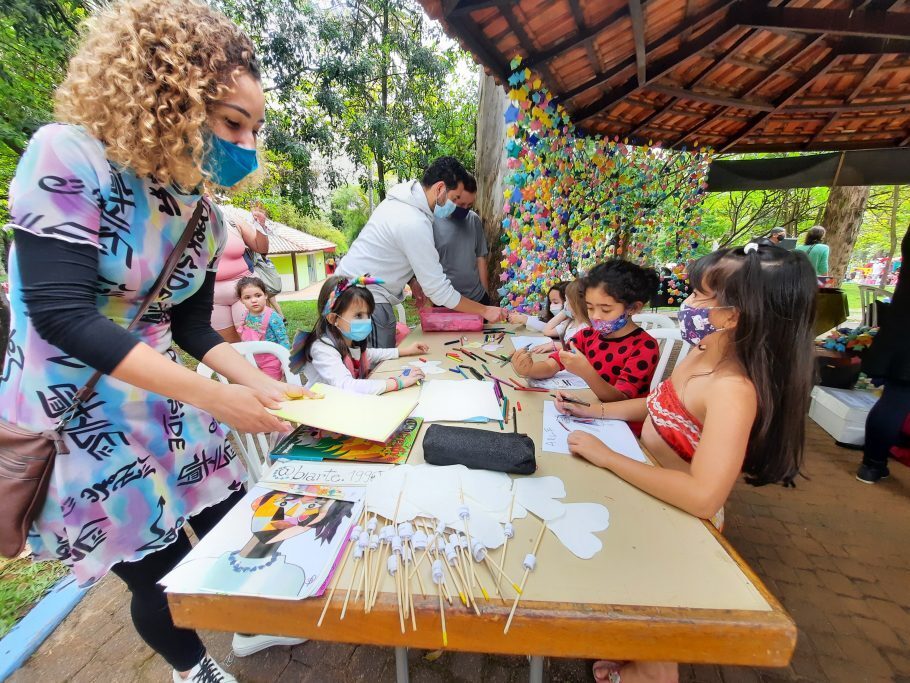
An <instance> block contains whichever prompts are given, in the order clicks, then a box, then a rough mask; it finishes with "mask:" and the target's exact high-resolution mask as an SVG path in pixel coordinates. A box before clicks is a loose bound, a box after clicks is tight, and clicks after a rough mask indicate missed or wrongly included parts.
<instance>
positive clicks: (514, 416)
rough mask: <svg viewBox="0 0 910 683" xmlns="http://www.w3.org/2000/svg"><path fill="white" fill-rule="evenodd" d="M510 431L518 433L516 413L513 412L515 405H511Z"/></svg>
mask: <svg viewBox="0 0 910 683" xmlns="http://www.w3.org/2000/svg"><path fill="white" fill-rule="evenodd" d="M512 431H513V432H514V433H516V434H518V415H517V414H516V413H515V406H512Z"/></svg>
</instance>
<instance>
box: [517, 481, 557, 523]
mask: <svg viewBox="0 0 910 683" xmlns="http://www.w3.org/2000/svg"><path fill="white" fill-rule="evenodd" d="M514 486H515V502H516V503H519V504H520V505H521V506H522V507H524V508H527V509H528V510H530V511H531V512H532V513H534V514H535V515H537V516H538V517H540V518H541V519H543V520H545V521H547V522H549V521H550V520H551V519H556V518H558V517H562V515H563V514H564V510H563V508H564V507H565V504H564V503H562V502H560V501H559V500H556V499H557V498H565V497H566V487H565V484H563V482H562V479H560V478H559V477H529V478H527V479H516V480H515V484H514Z"/></svg>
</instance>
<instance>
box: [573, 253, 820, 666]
mask: <svg viewBox="0 0 910 683" xmlns="http://www.w3.org/2000/svg"><path fill="white" fill-rule="evenodd" d="M689 276H690V281H691V283H692V289H693V292H692V294H691V295H690V296H689V298H687V299H686V301H685V302H684V303H683V305H682V307H681V308H680V310H679V323H680V331H681V333H682V337H683V339H685V340H686V341H687V342H689V343H690V344H692V345H693V346H695V347H696V348H695V349H694V350H693V351H692V352H691V353H690V354H689V355H688V356H686V358H685V360H683V361H682V362H681V363H679V365H677V366H676V367H675V368H674V369H673V374H672V376H671V377H670V378H669V379H667V380H666V381H664V382H662V383H661V384H660V385H659V386H658V387H657V388H656V389H655V390H654V391H653V392H652V393H651V394H650V396H648V397H647V399H645V398H634V399H632V400H628V401H618V402H615V403H608V404H601V405H593V406H590V407H585V406H578V405H576V404H572V403H567V402H565V401H557V403H556V408H557V410H559V411H560V412H563V413H569V414H571V415H577V416H588V417H606V418H612V419H617V420H627V421H631V420H646V422H645V426H644V429H643V431H642V443H643V444H644V445H645V446H646V447H647V449H648V452H649V453H650V454H652V455H653V456H654V457H655V458H656V459H657V460H658V461H660V463H661V464H662V465H664V466H663V467H651V466H648V465H644V464H642V463H640V462H635V461H633V460H631V459H629V458H626V457H624V456H622V455H619V454H618V453H616V452H614V451H613V450H612V449H610V448H609V447H608V446H606V445H605V444H604V443H603V442H602V441H600V440H599V439H597V437H595V436H592V435H591V434H587V433H585V432H580V431H575V432H572V433H571V434H569V437H568V441H569V450H570V451H571V452H572V453H573V454H575V455H577V456H580V457H582V458H584V459H586V460H588V461H590V462H591V463H593V464H594V465H597V466H598V467H603V468H605V469H608V470H610V471H611V472H613V474H615V475H616V476H618V477H620V478H622V479H624V480H626V481H627V482H629V483H630V484H632V485H633V486H635V487H637V488H639V489H641V490H642V491H644V492H645V493H648V494H650V495H652V496H654V497H655V498H658V499H660V500H662V501H664V502H666V503H668V504H670V505H673V506H675V507H677V508H679V509H681V510H684V511H685V512H688V513H689V514H692V515H695V516H697V517H701V518H702V519H710V520H711V522H712V523H713V524H714V525H715V526H716V527H717V528H718V529H720V528H721V527H722V525H723V506H724V504H725V502H726V500H727V497H728V496H729V495H730V491H731V490H732V489H733V485H734V484H735V483H736V481H737V480H738V479H739V476H740V474H745V479H746V482H747V483H749V484H753V485H755V486H761V485H764V484H772V483H777V482H781V483H783V484H784V485H785V486H787V485H790V486H792V485H793V480H794V478H795V477H796V476H797V474H799V471H800V465H801V463H802V454H803V447H804V441H805V430H806V412H807V411H808V409H809V394H810V391H811V389H812V384H813V379H814V373H815V360H814V353H813V339H814V336H815V333H814V331H813V323H812V321H814V320H815V296H816V291H817V286H816V279H815V277H816V274H815V270H814V268H813V267H812V265H811V263H810V262H809V260H808V259H807V258H806V257H805V256H804V255H803V254H802V253H800V252H798V251H786V250H784V249H780V248H778V247H773V246H771V247H765V246H759V245H757V244H755V243H750V244H748V245H746V246H745V247H739V248H735V249H720V250H718V251H715V252H713V253H711V254H708V255H707V256H705V257H703V258H701V259H699V260H698V261H697V262H696V263H695V265H694V267H693V268H691V269H690V271H689ZM630 398H631V397H630ZM594 677H595V679H596V680H597V681H601V682H609V683H617V682H619V681H645V680H647V681H656V682H659V683H671V682H673V681H677V680H678V679H679V672H678V668H677V665H676V664H675V663H672V662H609V661H600V662H597V663H596V664H595V665H594Z"/></svg>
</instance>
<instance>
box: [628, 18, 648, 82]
mask: <svg viewBox="0 0 910 683" xmlns="http://www.w3.org/2000/svg"><path fill="white" fill-rule="evenodd" d="M629 18H630V19H631V20H632V42H633V43H634V44H635V73H636V75H637V76H638V85H639V86H644V84H645V83H647V81H648V76H647V73H646V67H647V61H648V54H647V49H646V48H645V15H644V12H643V11H642V9H641V0H629Z"/></svg>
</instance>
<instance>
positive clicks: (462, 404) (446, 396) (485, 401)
mask: <svg viewBox="0 0 910 683" xmlns="http://www.w3.org/2000/svg"><path fill="white" fill-rule="evenodd" d="M411 416H412V417H422V418H423V419H424V420H425V421H426V422H478V421H485V420H501V419H502V410H501V408H500V407H499V403H498V402H497V400H496V394H495V392H494V391H493V383H492V382H480V381H478V380H476V379H464V380H428V381H426V382H424V385H423V388H422V389H421V390H420V402H419V403H418V404H417V408H416V409H415V410H414V412H413V413H412V414H411Z"/></svg>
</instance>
